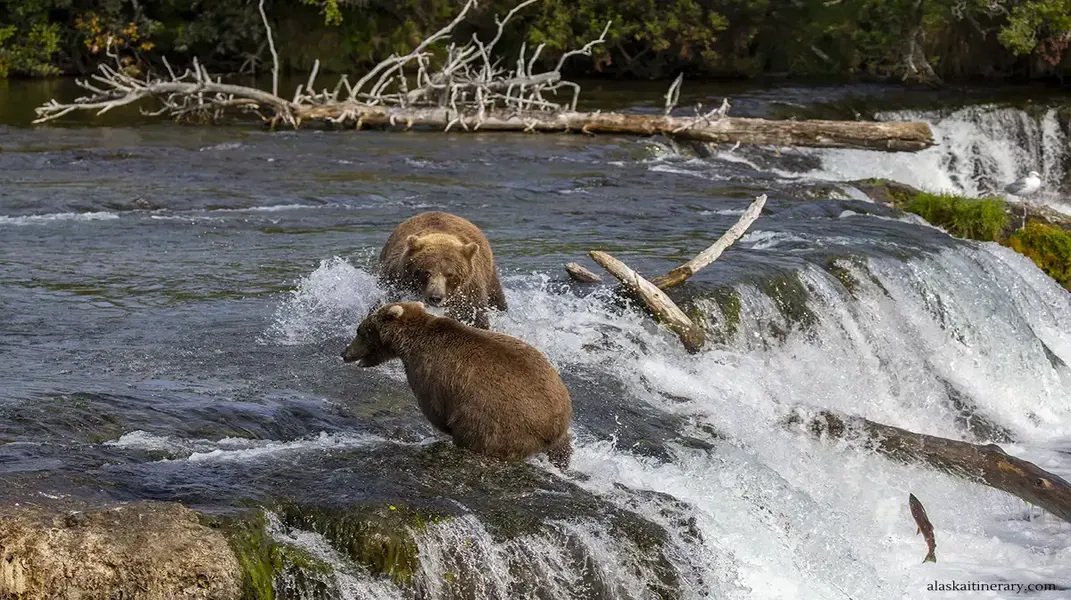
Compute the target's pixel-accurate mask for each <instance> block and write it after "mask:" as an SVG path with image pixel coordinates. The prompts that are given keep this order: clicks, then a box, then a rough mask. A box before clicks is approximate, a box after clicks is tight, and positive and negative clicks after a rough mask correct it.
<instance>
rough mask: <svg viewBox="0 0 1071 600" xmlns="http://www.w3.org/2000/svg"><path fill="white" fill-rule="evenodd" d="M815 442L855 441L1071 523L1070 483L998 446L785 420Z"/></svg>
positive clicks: (818, 420)
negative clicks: (820, 439)
mask: <svg viewBox="0 0 1071 600" xmlns="http://www.w3.org/2000/svg"><path fill="white" fill-rule="evenodd" d="M786 425H788V426H790V427H801V428H803V429H806V430H807V431H809V432H810V433H811V434H812V435H814V436H816V437H823V436H828V437H831V438H836V439H855V440H860V441H863V442H866V443H867V444H868V445H869V446H870V447H872V448H873V449H874V450H876V451H878V452H879V453H881V454H884V455H885V456H887V457H889V458H892V459H894V460H897V461H900V462H904V463H924V464H927V465H930V466H932V467H934V468H936V469H938V470H940V471H943V472H945V473H949V474H951V475H955V476H958V477H962V478H965V479H967V480H969V481H973V482H976V483H980V484H982V485H987V486H989V487H991V488H994V489H998V490H1001V491H1003V492H1007V493H1009V494H1011V495H1013V496H1015V497H1017V498H1020V499H1022V500H1025V501H1026V502H1029V503H1030V504H1034V505H1036V506H1039V507H1041V508H1043V509H1045V510H1046V511H1048V512H1050V513H1052V514H1053V515H1055V516H1057V517H1059V518H1060V519H1063V520H1064V521H1067V522H1071V483H1068V482H1067V481H1065V480H1064V479H1062V478H1060V477H1059V476H1057V475H1054V474H1052V473H1049V472H1048V471H1045V470H1044V469H1042V468H1040V467H1038V466H1037V465H1035V464H1034V463H1031V462H1028V461H1025V460H1022V459H1020V458H1016V457H1014V456H1012V455H1010V454H1008V453H1006V452H1004V450H1002V449H1001V448H1000V446H997V445H996V444H986V445H984V446H983V445H980V444H972V443H969V442H961V441H958V440H950V439H947V438H942V437H937V436H933V435H926V434H922V433H914V432H911V431H908V430H906V429H901V428H899V427H893V426H891V425H883V424H881V423H875V422H874V421H870V420H867V419H864V418H861V417H854V416H847V415H841V414H838V413H836V412H833V411H829V410H823V411H820V412H817V413H811V414H807V413H806V412H804V411H802V410H797V411H794V412H793V413H792V414H791V415H790V416H789V417H788V419H787V420H786Z"/></svg>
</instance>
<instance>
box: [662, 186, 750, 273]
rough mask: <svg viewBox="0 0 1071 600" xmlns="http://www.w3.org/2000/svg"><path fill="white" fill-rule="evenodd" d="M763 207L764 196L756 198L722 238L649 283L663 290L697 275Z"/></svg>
mask: <svg viewBox="0 0 1071 600" xmlns="http://www.w3.org/2000/svg"><path fill="white" fill-rule="evenodd" d="M763 206H766V194H763V195H761V196H759V197H758V198H756V199H755V201H754V202H753V203H751V206H749V207H747V210H745V211H744V214H743V215H741V216H740V220H739V221H737V222H736V225H733V226H732V227H730V228H729V231H726V232H725V233H724V234H722V236H721V237H720V238H718V241H716V242H714V243H713V244H711V246H710V247H709V248H707V249H706V250H703V251H702V252H700V253H699V254H697V255H696V257H695V258H693V259H692V260H690V261H688V262H686V263H684V264H683V265H681V266H679V267H677V268H675V269H673V270H672V271H670V272H669V273H666V274H665V275H663V276H661V277H656V278H655V279H652V280H651V283H653V284H655V285H656V286H658V287H659V288H661V289H663V290H664V289H666V288H671V287H673V286H675V285H680V284H682V283H684V282H685V281H687V279H688V278H689V277H691V276H692V275H695V274H696V273H698V272H699V270H700V269H702V268H703V267H705V266H707V265H709V264H710V263H712V262H714V261H715V260H718V257H719V256H721V253H722V252H725V249H726V248H728V247H729V246H732V245H733V242H735V241H736V240H738V239H740V236H742V235H744V232H745V231H747V228H748V227H751V224H752V223H754V222H755V219H758V218H759V214H760V213H762V207H763Z"/></svg>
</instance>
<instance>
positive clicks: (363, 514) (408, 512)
mask: <svg viewBox="0 0 1071 600" xmlns="http://www.w3.org/2000/svg"><path fill="white" fill-rule="evenodd" d="M279 512H280V518H281V519H282V521H283V523H284V524H285V525H287V526H289V527H296V528H300V529H305V530H308V531H314V532H316V533H319V534H320V535H323V536H324V537H325V538H326V539H327V540H328V541H330V542H331V544H332V545H333V546H334V547H335V548H336V549H338V550H339V551H342V552H344V553H346V554H347V555H348V556H349V557H350V558H351V559H352V560H353V561H354V562H356V563H357V564H359V565H361V566H362V567H364V568H366V569H367V570H368V572H369V573H371V574H372V575H375V576H385V577H389V578H391V579H392V580H393V581H394V583H395V584H397V585H400V586H404V585H408V584H410V583H411V582H412V579H413V574H414V573H415V572H416V571H417V569H419V568H420V559H419V552H418V550H417V545H416V540H415V539H414V537H413V534H414V533H415V532H418V531H423V530H425V529H426V528H427V526H428V524H429V523H436V522H440V521H442V520H445V519H446V518H448V517H446V516H444V515H442V514H440V513H437V512H434V511H432V510H428V509H419V508H413V507H409V506H405V505H403V504H363V505H356V506H352V507H347V508H323V507H316V506H304V505H299V504H296V503H285V504H283V505H281V506H280V507H279Z"/></svg>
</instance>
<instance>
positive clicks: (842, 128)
mask: <svg viewBox="0 0 1071 600" xmlns="http://www.w3.org/2000/svg"><path fill="white" fill-rule="evenodd" d="M294 114H295V115H297V116H299V117H300V118H302V119H306V120H325V121H326V120H330V121H342V122H347V123H357V122H360V123H361V124H362V125H364V126H379V127H383V126H398V125H399V124H402V125H404V126H405V127H407V128H410V127H429V128H435V129H445V128H446V127H447V126H448V125H450V126H451V127H458V126H459V127H460V128H461V129H464V130H466V131H477V130H479V131H522V132H533V131H541V132H583V133H591V134H595V133H612V134H628V135H643V136H648V135H665V136H669V137H675V138H681V139H687V140H696V141H703V142H714V143H721V144H733V143H736V142H740V143H741V144H750V145H762V146H810V147H816V148H854V149H860V150H883V151H894V152H917V151H919V150H924V149H926V148H928V147H930V146H932V145H933V134H932V133H931V131H930V127H929V125H927V124H926V123H921V122H877V121H825V120H808V121H787V120H767V119H751V118H739V117H723V118H720V119H717V120H706V119H703V118H702V117H671V116H662V115H636V114H622V113H613V112H596V113H590V112H573V111H566V112H560V113H548V112H537V111H527V112H515V111H504V110H492V111H486V112H485V113H484V114H483V115H471V114H468V115H467V114H458V113H456V112H455V111H454V110H453V109H452V108H449V107H442V108H439V107H432V108H401V107H385V106H369V105H367V104H360V103H345V102H343V103H338V104H331V105H324V106H302V107H296V109H295V110H294Z"/></svg>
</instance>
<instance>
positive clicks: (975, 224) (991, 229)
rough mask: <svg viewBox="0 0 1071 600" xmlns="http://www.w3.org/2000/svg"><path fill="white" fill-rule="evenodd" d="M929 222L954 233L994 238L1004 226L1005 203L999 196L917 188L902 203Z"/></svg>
mask: <svg viewBox="0 0 1071 600" xmlns="http://www.w3.org/2000/svg"><path fill="white" fill-rule="evenodd" d="M904 210H906V211H908V212H911V213H915V214H917V215H919V216H920V217H922V218H923V219H926V221H928V222H929V223H931V224H933V225H937V226H938V227H942V228H944V229H945V230H947V231H948V232H949V233H951V234H952V235H954V236H956V237H961V238H966V239H971V240H980V241H984V242H995V241H997V240H998V239H1000V235H1001V232H1003V231H1004V229H1005V227H1007V226H1008V222H1009V219H1008V214H1007V207H1006V206H1005V204H1004V201H1003V200H1001V199H999V198H964V197H962V196H956V195H955V194H930V193H927V192H920V193H918V194H916V195H915V197H914V198H912V199H911V200H909V201H908V202H907V203H906V204H905V205H904Z"/></svg>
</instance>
